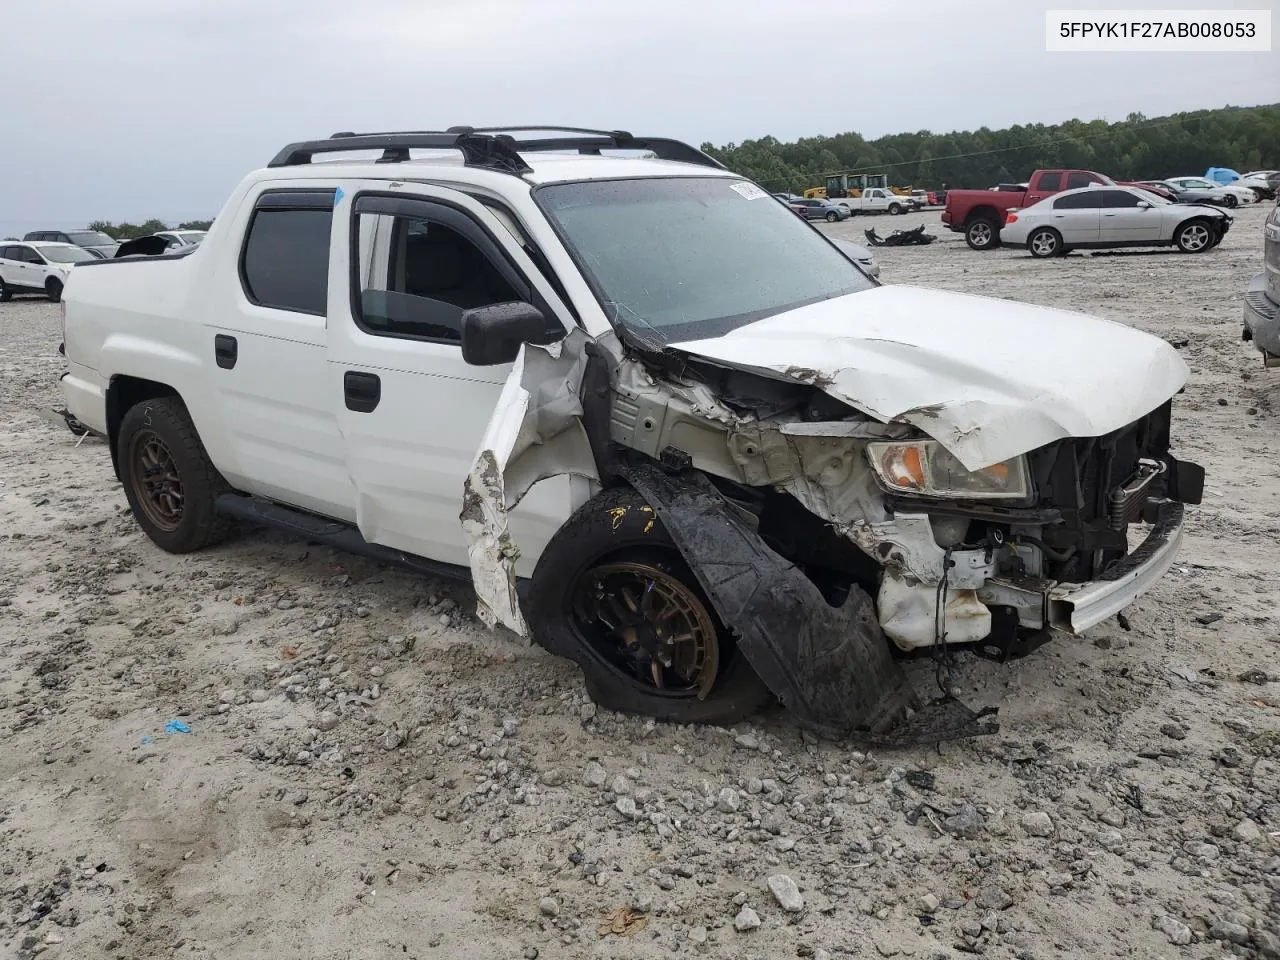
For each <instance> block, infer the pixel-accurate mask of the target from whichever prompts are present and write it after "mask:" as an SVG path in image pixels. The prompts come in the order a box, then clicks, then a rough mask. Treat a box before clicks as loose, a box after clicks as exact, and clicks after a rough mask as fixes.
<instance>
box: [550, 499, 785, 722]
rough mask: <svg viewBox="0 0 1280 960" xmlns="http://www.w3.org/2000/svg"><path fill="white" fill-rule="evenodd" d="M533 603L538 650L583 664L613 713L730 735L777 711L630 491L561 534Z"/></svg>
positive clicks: (588, 508) (587, 510) (591, 689)
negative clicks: (767, 710)
mask: <svg viewBox="0 0 1280 960" xmlns="http://www.w3.org/2000/svg"><path fill="white" fill-rule="evenodd" d="M529 597H530V600H529V603H528V621H529V626H530V628H531V630H532V632H533V636H534V639H536V640H537V641H538V643H539V644H540V645H541V646H543V647H545V648H546V649H547V650H548V651H550V652H551V653H554V654H556V655H557V656H561V657H565V658H566V659H569V660H573V661H574V662H575V663H577V664H578V666H580V667H581V668H582V674H583V679H584V680H585V682H586V686H587V692H588V693H589V694H590V696H591V699H592V700H594V701H595V702H596V703H597V704H599V705H600V706H601V707H604V708H605V709H608V710H616V711H619V712H621V713H634V714H643V715H647V716H651V717H655V718H657V719H659V720H667V721H672V722H676V723H711V724H721V725H723V724H731V723H736V722H738V721H740V720H742V719H744V718H745V717H748V716H750V715H751V714H753V713H755V712H756V711H757V710H759V709H761V708H762V707H764V706H765V705H766V704H768V703H770V702H772V701H773V700H774V697H773V694H771V693H770V692H769V689H768V688H767V687H766V686H765V685H764V683H763V682H762V681H761V680H760V678H759V677H758V676H757V675H756V673H755V671H754V670H753V669H752V667H751V665H750V664H749V663H748V662H747V660H746V658H745V657H744V656H743V655H742V653H741V652H740V651H739V650H738V649H737V645H736V644H735V643H734V640H733V637H732V635H731V634H730V632H729V631H728V630H727V629H726V628H725V626H724V624H723V623H721V622H720V619H719V617H718V616H717V615H716V613H715V610H714V608H713V607H712V606H711V603H710V601H709V600H708V599H707V597H706V595H705V594H704V593H703V592H702V588H701V587H700V586H699V585H698V581H697V578H696V577H695V576H694V574H693V571H692V570H690V569H689V566H688V564H687V563H685V561H684V557H683V556H682V555H681V554H680V551H679V550H678V549H677V548H676V546H675V543H674V542H673V541H672V540H671V537H670V536H669V535H668V534H667V531H666V529H665V527H663V525H662V521H661V520H660V519H659V518H658V516H657V515H656V514H655V512H654V510H653V508H652V507H650V506H649V505H648V504H647V503H646V502H645V501H644V498H643V497H641V496H640V495H639V494H638V493H636V492H635V491H634V490H632V489H630V488H629V487H627V488H618V489H614V490H607V491H605V492H604V493H601V494H599V495H598V496H596V497H595V498H593V499H592V500H590V501H589V502H588V503H586V504H585V505H583V506H582V508H581V509H579V510H578V511H577V512H576V513H575V514H574V515H573V516H572V517H571V518H570V519H569V521H568V522H567V523H566V524H565V525H564V526H563V527H561V528H560V530H559V531H558V532H557V533H556V535H555V536H554V537H553V538H552V540H551V542H550V543H549V544H548V545H547V548H546V550H545V551H544V552H543V554H542V556H541V557H540V558H539V560H538V566H537V568H536V569H535V570H534V573H533V582H532V584H531V589H530V591H529Z"/></svg>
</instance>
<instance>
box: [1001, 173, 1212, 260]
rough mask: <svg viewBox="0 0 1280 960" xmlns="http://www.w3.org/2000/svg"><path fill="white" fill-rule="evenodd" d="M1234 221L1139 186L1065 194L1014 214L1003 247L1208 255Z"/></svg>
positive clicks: (1040, 252)
mask: <svg viewBox="0 0 1280 960" xmlns="http://www.w3.org/2000/svg"><path fill="white" fill-rule="evenodd" d="M1230 226H1231V217H1229V216H1228V215H1227V214H1226V213H1224V212H1223V211H1221V210H1219V209H1218V208H1217V207H1210V206H1192V205H1189V204H1181V203H1170V202H1169V201H1168V200H1164V199H1162V198H1161V197H1157V196H1156V195H1155V194H1154V193H1148V192H1147V191H1145V190H1140V189H1138V188H1136V187H1084V188H1083V189H1079V190H1066V191H1063V192H1062V193H1059V194H1055V195H1054V196H1052V197H1048V198H1046V199H1044V200H1041V201H1040V202H1039V203H1035V204H1032V205H1031V206H1029V207H1027V208H1026V209H1024V210H1017V211H1010V212H1009V213H1008V215H1007V219H1006V221H1005V225H1004V227H1003V229H1002V230H1001V231H1000V236H1001V239H1003V240H1004V242H1005V243H1025V244H1026V245H1027V249H1028V250H1029V251H1031V255H1032V256H1033V257H1056V256H1060V255H1062V254H1064V253H1066V252H1067V251H1069V250H1074V249H1093V250H1097V249H1104V248H1116V247H1167V246H1176V247H1177V248H1178V249H1179V250H1181V251H1182V252H1183V253H1204V252H1205V251H1206V250H1209V249H1211V248H1213V247H1216V246H1217V245H1218V244H1219V243H1221V242H1222V238H1223V237H1224V236H1225V235H1226V232H1227V230H1228V229H1229V228H1230Z"/></svg>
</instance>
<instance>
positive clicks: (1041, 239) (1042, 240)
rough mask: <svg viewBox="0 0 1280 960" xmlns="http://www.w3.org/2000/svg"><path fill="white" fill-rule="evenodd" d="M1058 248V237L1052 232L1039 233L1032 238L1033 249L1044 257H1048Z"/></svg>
mask: <svg viewBox="0 0 1280 960" xmlns="http://www.w3.org/2000/svg"><path fill="white" fill-rule="evenodd" d="M1057 248H1058V238H1057V237H1055V236H1054V235H1053V234H1051V233H1037V234H1036V235H1035V236H1034V237H1032V238H1031V250H1032V252H1033V253H1037V254H1039V255H1040V256H1042V257H1047V256H1048V255H1049V254H1051V253H1053V251H1054V250H1056V249H1057Z"/></svg>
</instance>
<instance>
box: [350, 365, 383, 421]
mask: <svg viewBox="0 0 1280 960" xmlns="http://www.w3.org/2000/svg"><path fill="white" fill-rule="evenodd" d="M342 393H343V396H344V397H345V399H346V402H347V409H348V410H352V411H354V412H356V413H373V411H374V410H375V409H376V408H377V406H378V401H379V400H381V399H382V381H381V380H379V379H378V377H377V376H376V375H375V374H372V373H361V372H360V371H358V370H348V371H347V372H346V373H345V374H343V375H342Z"/></svg>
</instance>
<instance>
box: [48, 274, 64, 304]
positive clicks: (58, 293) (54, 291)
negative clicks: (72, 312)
mask: <svg viewBox="0 0 1280 960" xmlns="http://www.w3.org/2000/svg"><path fill="white" fill-rule="evenodd" d="M44 295H45V296H46V297H48V298H49V299H50V300H52V301H53V302H54V303H57V302H58V301H59V300H61V299H62V281H61V280H59V279H58V278H57V277H50V278H49V279H48V280H46V281H45V283H44Z"/></svg>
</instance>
